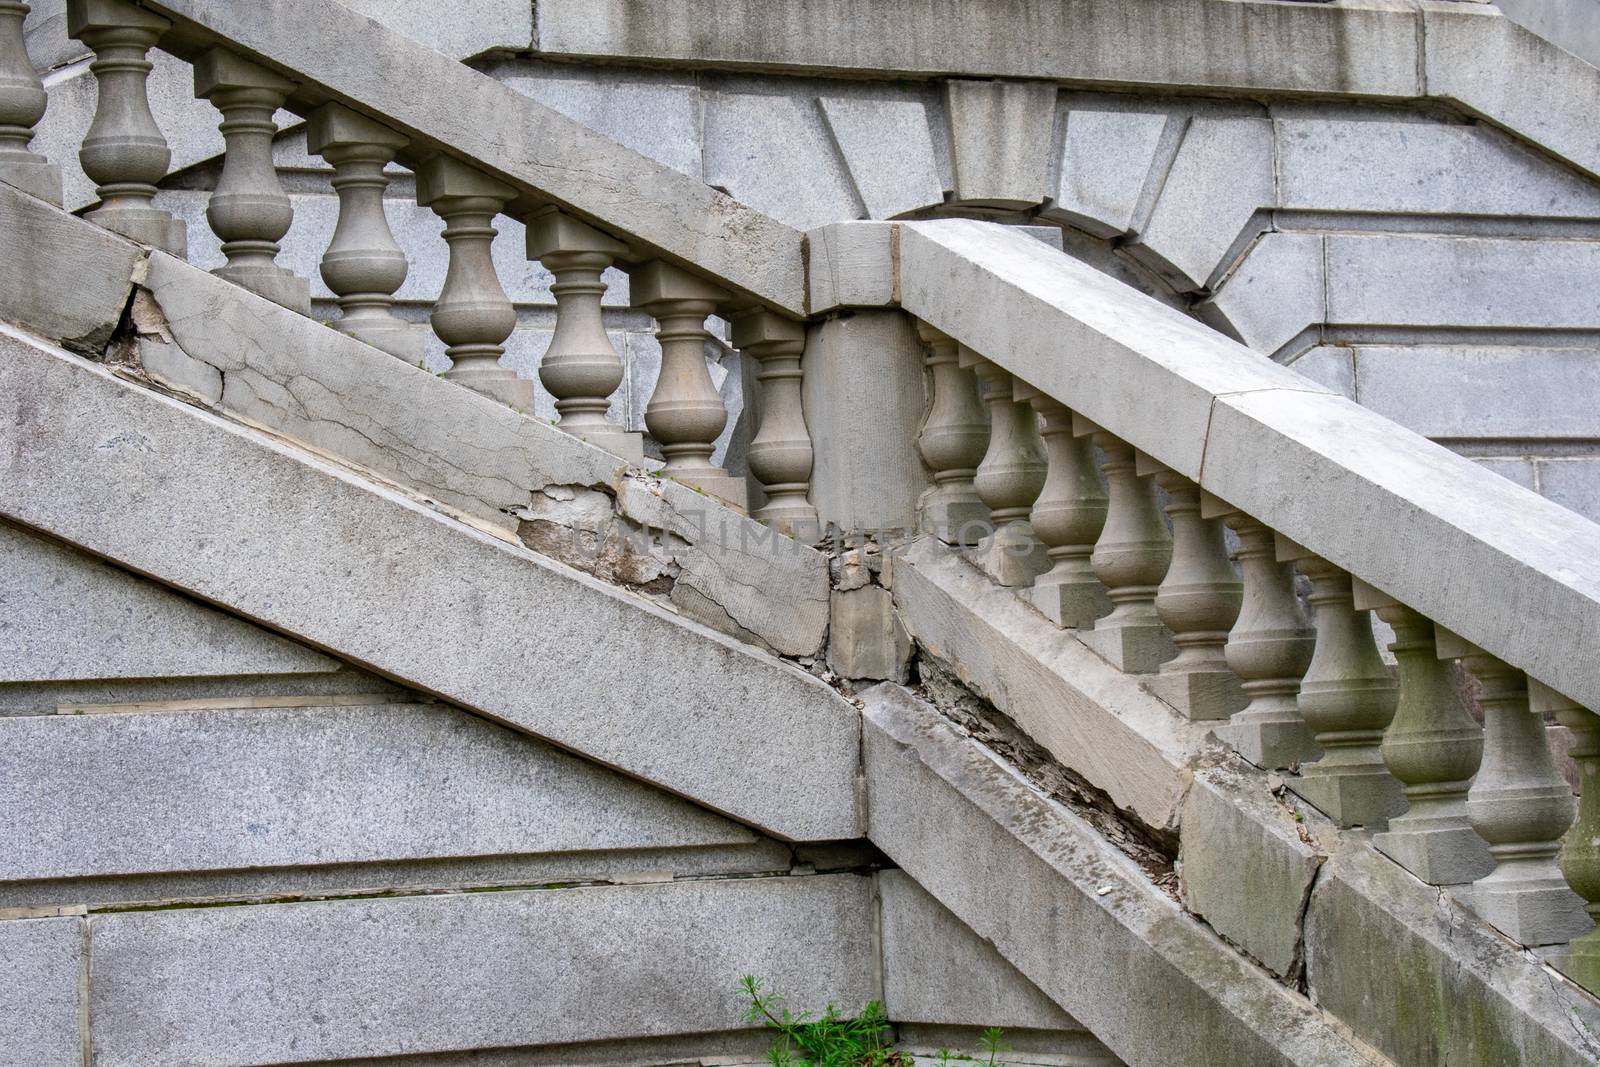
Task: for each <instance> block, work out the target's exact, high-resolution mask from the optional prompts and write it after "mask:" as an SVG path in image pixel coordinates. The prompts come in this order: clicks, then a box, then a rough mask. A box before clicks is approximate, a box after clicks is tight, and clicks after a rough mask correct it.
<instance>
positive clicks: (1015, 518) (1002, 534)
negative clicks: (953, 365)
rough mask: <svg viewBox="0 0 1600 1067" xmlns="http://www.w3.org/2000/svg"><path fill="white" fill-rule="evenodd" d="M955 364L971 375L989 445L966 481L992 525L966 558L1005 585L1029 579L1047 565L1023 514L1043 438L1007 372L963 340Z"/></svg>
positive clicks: (1035, 486) (1035, 493)
mask: <svg viewBox="0 0 1600 1067" xmlns="http://www.w3.org/2000/svg"><path fill="white" fill-rule="evenodd" d="M959 352H960V356H959V365H960V366H961V367H962V368H963V369H970V370H972V371H973V373H975V374H976V375H977V378H978V386H979V389H980V391H981V395H982V397H983V403H984V406H985V407H987V408H988V409H989V446H988V448H987V449H986V450H985V451H984V454H983V461H982V462H981V463H979V464H978V471H977V474H976V476H975V477H974V478H973V480H972V484H973V485H974V486H975V487H976V488H977V490H978V499H980V500H982V501H983V504H984V506H985V507H987V508H988V509H989V514H990V517H991V518H992V520H993V522H994V529H993V531H992V532H990V533H989V534H988V536H986V537H985V538H984V539H983V540H982V541H981V542H979V544H978V545H977V546H976V547H974V548H973V549H971V550H970V552H969V558H970V559H971V560H972V562H973V563H974V564H976V565H977V566H978V567H979V568H981V569H982V570H983V571H984V572H985V573H987V574H988V575H989V577H991V578H993V579H994V580H995V581H996V582H998V583H1000V584H1001V585H1003V586H1007V587H1021V586H1028V585H1032V584H1033V580H1034V579H1035V578H1037V577H1038V576H1039V575H1041V574H1043V573H1044V572H1045V571H1047V570H1049V569H1050V556H1049V554H1048V553H1047V552H1046V551H1045V547H1044V545H1043V543H1041V542H1040V540H1039V537H1038V535H1037V534H1035V533H1034V532H1033V523H1032V522H1030V521H1029V516H1030V514H1031V513H1032V511H1033V502H1034V501H1035V500H1037V499H1039V494H1040V492H1041V491H1043V489H1044V479H1045V458H1044V442H1043V441H1041V440H1040V439H1039V426H1038V420H1037V419H1036V418H1035V417H1034V414H1033V407H1032V405H1030V404H1029V403H1027V400H1026V397H1027V396H1028V395H1029V391H1028V390H1027V387H1026V386H1023V390H1024V392H1023V399H1021V400H1019V399H1018V398H1017V394H1016V386H1017V385H1020V384H1021V383H1014V382H1013V379H1012V377H1011V375H1010V374H1007V373H1006V372H1005V371H1004V370H1002V369H1001V368H1000V367H997V366H995V365H994V364H993V363H990V362H989V361H988V360H986V359H984V358H983V357H982V356H979V355H978V354H977V353H976V352H974V351H972V349H970V348H968V347H966V346H965V345H962V346H960V349H959Z"/></svg>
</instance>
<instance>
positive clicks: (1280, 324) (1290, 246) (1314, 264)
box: [1200, 233, 1328, 384]
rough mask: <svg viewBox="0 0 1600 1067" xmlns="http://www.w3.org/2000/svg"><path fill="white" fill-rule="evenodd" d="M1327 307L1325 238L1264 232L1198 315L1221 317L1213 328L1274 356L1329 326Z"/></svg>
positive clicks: (1210, 317) (1307, 234)
mask: <svg viewBox="0 0 1600 1067" xmlns="http://www.w3.org/2000/svg"><path fill="white" fill-rule="evenodd" d="M1326 303H1327V283H1326V280H1325V279H1324V277H1323V237H1322V235H1321V234H1313V233H1265V234H1262V235H1261V236H1260V238H1258V239H1257V240H1256V242H1255V244H1254V245H1252V246H1251V247H1250V249H1249V251H1247V252H1246V253H1245V255H1244V258H1243V259H1242V260H1241V261H1240V263H1239V265H1238V266H1237V267H1236V268H1235V269H1234V271H1233V273H1231V274H1230V275H1229V276H1228V277H1227V279H1226V281H1224V282H1223V284H1222V285H1221V286H1220V287H1219V289H1218V292H1217V294H1216V296H1214V297H1212V298H1211V300H1210V301H1209V302H1208V304H1207V306H1206V307H1205V308H1203V309H1201V312H1200V317H1201V318H1202V319H1206V320H1212V319H1213V318H1214V317H1218V318H1220V319H1221V322H1214V323H1213V324H1214V325H1217V326H1219V327H1222V328H1224V329H1227V330H1228V331H1229V332H1231V333H1233V334H1235V335H1236V336H1237V337H1238V338H1239V340H1241V341H1243V342H1244V343H1245V344H1247V345H1249V346H1250V347H1251V348H1253V349H1255V350H1256V351H1257V352H1260V353H1261V354H1262V355H1265V356H1270V355H1272V354H1274V353H1275V352H1277V351H1279V350H1280V349H1282V348H1284V346H1286V345H1288V344H1289V343H1290V342H1291V341H1293V340H1295V338H1297V337H1299V336H1301V335H1302V334H1303V333H1304V332H1305V331H1306V330H1307V329H1308V328H1313V327H1316V326H1319V325H1321V324H1322V323H1323V322H1325V321H1326V320H1327V317H1328V316H1327V307H1326ZM1319 380H1320V379H1319ZM1325 384H1326V383H1325Z"/></svg>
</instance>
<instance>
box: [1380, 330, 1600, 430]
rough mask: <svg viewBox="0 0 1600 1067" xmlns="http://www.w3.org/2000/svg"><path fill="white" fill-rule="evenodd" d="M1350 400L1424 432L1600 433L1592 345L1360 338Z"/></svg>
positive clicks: (1599, 386)
mask: <svg viewBox="0 0 1600 1067" xmlns="http://www.w3.org/2000/svg"><path fill="white" fill-rule="evenodd" d="M1354 358H1355V376H1356V382H1357V383H1358V386H1357V390H1356V400H1358V401H1360V403H1361V405H1362V407H1366V408H1371V409H1372V410H1373V411H1376V412H1377V413H1378V414H1380V415H1384V416H1386V417H1388V418H1391V419H1393V420H1394V421H1395V422H1398V423H1399V424H1400V425H1402V426H1405V427H1407V428H1408V429H1411V430H1415V431H1416V432H1417V433H1419V434H1422V435H1423V436H1425V437H1442V438H1474V437H1498V438H1517V439H1523V440H1529V439H1533V440H1537V439H1539V438H1557V439H1574V438H1579V439H1581V438H1590V437H1596V436H1600V411H1596V409H1595V406H1594V405H1593V404H1592V403H1588V402H1587V398H1589V397H1592V396H1594V395H1595V393H1596V391H1597V390H1600V362H1597V360H1596V358H1595V352H1594V350H1593V349H1581V348H1533V347H1515V348H1512V347H1504V348H1470V347H1465V346H1460V347H1443V346H1434V345H1407V346H1405V347H1403V348H1402V347H1393V348H1391V347H1385V346H1366V345H1363V346H1360V347H1358V348H1356V349H1355V351H1354Z"/></svg>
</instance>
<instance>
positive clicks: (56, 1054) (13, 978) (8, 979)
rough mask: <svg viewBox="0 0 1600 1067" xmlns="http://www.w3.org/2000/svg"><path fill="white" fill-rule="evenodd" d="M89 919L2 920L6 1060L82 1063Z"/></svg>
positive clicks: (53, 1066) (0, 1019) (0, 979)
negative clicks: (83, 986)
mask: <svg viewBox="0 0 1600 1067" xmlns="http://www.w3.org/2000/svg"><path fill="white" fill-rule="evenodd" d="M85 932H86V931H85V930H84V920H83V919H81V918H76V917H62V918H52V919H7V920H5V921H3V922H0V1061H3V1062H5V1063H14V1064H18V1065H19V1067H20V1065H21V1064H27V1065H28V1067H81V1064H82V1063H83V1039H82V1038H81V1037H80V1036H79V1033H78V1027H79V1020H80V1018H81V1017H82V1010H83V1005H82V993H81V992H80V984H81V981H82V973H83V965H84V953H85V951H86V949H87V945H86V943H85V940H86V939H85Z"/></svg>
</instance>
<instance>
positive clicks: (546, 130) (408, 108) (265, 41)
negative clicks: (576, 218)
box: [164, 0, 833, 314]
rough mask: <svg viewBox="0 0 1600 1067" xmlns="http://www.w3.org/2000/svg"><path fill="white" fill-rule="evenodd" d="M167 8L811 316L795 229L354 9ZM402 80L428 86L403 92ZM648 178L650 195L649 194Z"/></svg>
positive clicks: (735, 285)
mask: <svg viewBox="0 0 1600 1067" xmlns="http://www.w3.org/2000/svg"><path fill="white" fill-rule="evenodd" d="M164 10H166V11H169V12H171V13H172V14H174V15H176V16H178V17H181V18H188V19H192V20H195V21H197V22H198V23H200V24H201V25H203V26H205V27H207V28H208V29H209V30H210V31H211V32H212V33H214V34H216V35H217V36H219V37H221V38H224V39H226V40H229V41H231V42H233V43H234V44H235V45H236V46H237V47H238V48H239V49H240V50H241V51H244V52H248V53H253V54H255V55H260V56H265V57H271V59H272V61H273V62H274V63H275V64H276V65H278V66H281V67H282V68H284V69H288V70H293V71H295V72H296V73H297V74H298V75H300V76H301V77H302V78H303V79H304V80H305V81H307V82H310V83H315V84H317V85H320V86H321V87H322V88H323V91H324V92H325V93H327V94H328V95H329V96H333V97H339V98H342V99H343V100H344V101H346V102H347V104H348V105H349V106H351V107H354V108H356V109H358V110H365V111H370V112H372V113H375V114H381V115H383V116H384V118H385V120H386V121H387V122H388V123H389V125H391V126H392V127H393V128H394V129H395V130H396V131H398V132H400V133H402V134H405V135H406V136H407V137H409V138H412V139H413V140H415V141H418V142H425V143H437V144H441V145H445V146H448V147H449V148H450V149H451V151H452V153H453V154H454V155H457V156H459V157H460V158H463V159H471V160H474V161H475V162H476V163H477V165H478V166H479V167H480V168H481V169H483V170H485V171H486V172H489V173H493V174H495V175H497V176H499V177H500V178H502V179H503V180H507V181H510V182H512V183H513V184H515V185H516V186H517V187H518V189H519V191H520V192H521V193H522V194H524V195H527V194H530V193H533V192H534V191H537V193H538V198H539V199H540V200H542V201H546V202H556V203H560V204H563V205H565V206H566V207H568V208H569V209H571V210H574V211H575V212H577V213H578V214H580V215H583V216H586V217H589V218H595V219H604V220H605V221H606V222H607V224H608V226H609V227H611V228H613V229H615V230H616V231H617V232H619V233H626V234H629V235H630V236H632V237H634V238H636V239H637V241H638V243H639V245H640V246H641V248H642V249H649V248H656V249H660V250H662V251H663V252H665V253H666V254H668V255H669V256H671V257H673V258H675V259H677V260H679V261H680V262H683V263H685V264H688V265H690V266H692V267H694V268H696V269H697V270H699V271H701V272H703V273H705V274H707V275H709V276H710V277H711V278H712V279H713V280H715V281H717V282H719V283H720V284H725V285H727V286H729V287H730V288H732V289H734V290H736V291H738V292H742V293H745V294H748V295H751V296H754V297H756V298H758V299H761V300H765V301H768V302H770V303H772V304H773V305H774V306H776V307H778V308H780V309H783V310H786V311H789V312H790V313H792V314H802V313H803V305H804V297H805V293H804V287H805V278H804V264H803V262H802V261H801V257H800V243H801V235H800V233H799V232H797V231H796V230H794V229H792V228H791V227H789V226H785V225H784V224H782V223H780V222H778V221H777V220H775V219H773V218H771V217H770V216H767V215H764V214H762V213H761V212H760V211H758V210H754V209H752V208H751V207H748V206H746V205H745V204H742V203H740V202H739V201H736V200H734V199H733V198H731V197H729V196H726V195H724V194H722V193H719V192H718V191H716V190H715V189H711V188H709V187H708V186H707V185H706V184H705V183H704V182H702V181H700V180H698V179H696V178H693V177H691V176H689V175H687V174H683V173H681V172H679V171H676V170H673V169H672V168H671V167H668V166H666V165H665V164H661V163H657V162H655V161H654V160H652V159H650V158H649V157H647V156H644V155H642V154H640V153H638V152H635V151H633V150H632V149H629V148H626V147H624V146H622V145H619V144H618V143H617V142H616V141H614V140H612V139H611V138H609V137H607V136H605V135H603V134H600V133H598V132H596V131H594V130H591V129H589V128H588V127H587V126H585V125H583V124H582V123H581V122H577V121H575V120H573V119H571V118H568V117H567V116H566V115H563V114H562V113H561V112H559V111H557V110H555V109H554V108H550V107H547V106H545V105H543V104H541V103H539V102H538V101H536V100H533V99H530V98H529V97H526V96H524V95H522V94H521V93H519V92H517V91H516V90H515V89H512V88H510V87H508V86H505V85H501V84H500V83H499V82H497V81H495V80H494V79H493V78H491V77H489V76H488V75H485V74H482V73H480V72H479V71H476V70H474V69H472V68H471V67H468V66H467V65H466V64H463V63H461V62H459V61H458V60H456V59H453V58H451V57H449V56H446V55H443V54H442V53H439V52H437V51H434V50H433V49H431V48H429V47H427V46H426V45H422V44H419V43H417V42H416V41H413V40H410V39H408V38H406V37H404V36H403V35H401V34H398V33H395V32H394V31H392V30H388V29H385V28H383V27H381V26H379V25H377V24H375V23H374V22H372V20H370V19H368V18H366V17H365V16H363V15H361V14H359V13H357V12H355V11H351V10H350V9H348V8H346V7H344V6H342V5H340V4H337V3H332V2H330V0H321V2H311V3H308V2H306V0H262V2H260V3H255V4H247V5H240V4H234V5H228V6H226V7H225V8H218V7H217V6H216V5H214V4H212V3H211V2H210V0H173V2H172V3H171V4H170V5H167V6H166V7H165V8H164ZM352 40H359V41H361V42H362V47H363V51H364V53H365V54H366V56H367V57H368V61H367V62H363V63H354V64H352V63H350V62H348V61H347V57H346V56H345V55H344V50H343V49H337V48H333V49H330V48H329V47H328V46H327V42H329V41H352ZM401 81H403V82H405V83H407V84H416V85H427V86H428V87H429V91H428V92H426V93H413V94H396V93H395V92H394V86H395V85H396V84H397V83H398V82H401ZM708 121H709V120H708ZM814 121H815V122H816V123H817V124H818V125H820V123H821V119H820V118H815V119H814ZM708 143H709V142H708ZM597 175H617V176H621V177H618V178H616V179H615V180H604V181H603V180H598V179H597V177H596V176H597ZM708 177H709V174H708ZM641 188H648V189H649V190H650V193H651V195H649V196H640V195H639V190H640V189H641ZM824 221H833V220H832V219H828V220H824Z"/></svg>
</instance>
